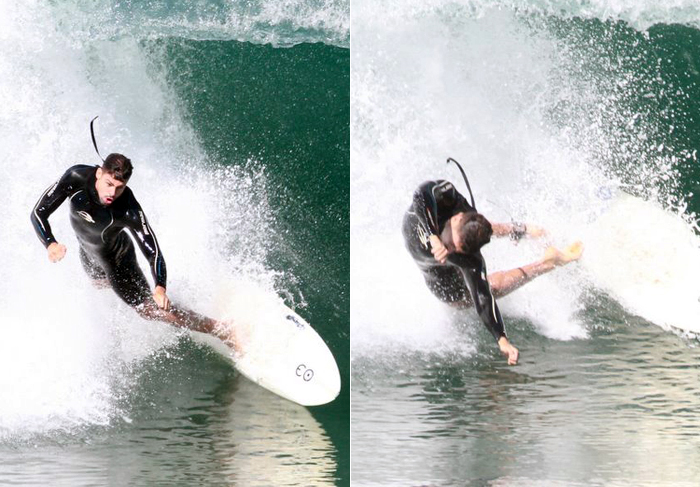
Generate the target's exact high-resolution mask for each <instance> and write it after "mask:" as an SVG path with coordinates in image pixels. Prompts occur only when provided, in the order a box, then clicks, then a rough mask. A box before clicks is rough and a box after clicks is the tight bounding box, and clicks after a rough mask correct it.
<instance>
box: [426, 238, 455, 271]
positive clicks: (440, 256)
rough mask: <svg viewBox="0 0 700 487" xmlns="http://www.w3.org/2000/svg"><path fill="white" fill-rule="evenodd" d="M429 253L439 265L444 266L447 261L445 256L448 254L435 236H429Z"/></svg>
mask: <svg viewBox="0 0 700 487" xmlns="http://www.w3.org/2000/svg"><path fill="white" fill-rule="evenodd" d="M430 252H432V254H433V257H435V260H437V261H438V262H439V263H441V264H444V263H445V262H446V261H447V255H448V254H449V253H450V252H449V250H447V248H446V247H445V245H444V244H443V243H442V240H440V237H438V236H437V235H431V236H430Z"/></svg>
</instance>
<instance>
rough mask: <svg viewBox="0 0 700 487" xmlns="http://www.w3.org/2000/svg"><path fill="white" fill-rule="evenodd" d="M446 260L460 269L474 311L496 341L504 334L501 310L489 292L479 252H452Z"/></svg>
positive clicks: (484, 267)
mask: <svg viewBox="0 0 700 487" xmlns="http://www.w3.org/2000/svg"><path fill="white" fill-rule="evenodd" d="M460 257H461V258H460ZM448 260H450V261H451V263H453V264H454V265H456V266H457V267H459V269H460V271H462V274H463V275H464V280H465V282H466V283H467V287H469V292H470V293H471V295H472V300H473V301H474V307H475V308H476V312H477V314H478V315H479V318H481V321H482V322H483V323H484V325H486V328H488V330H489V331H490V332H491V334H492V335H493V337H494V338H495V339H496V341H498V340H499V339H500V338H501V337H504V336H506V330H505V325H504V324H503V318H502V317H501V312H500V311H499V309H498V305H497V304H496V300H495V299H494V298H493V294H491V286H489V281H488V279H487V277H486V263H485V262H484V258H483V256H482V255H481V252H477V253H476V254H471V255H468V256H467V255H462V256H459V255H458V254H453V255H451V256H450V257H448Z"/></svg>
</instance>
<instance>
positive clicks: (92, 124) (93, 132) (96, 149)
mask: <svg viewBox="0 0 700 487" xmlns="http://www.w3.org/2000/svg"><path fill="white" fill-rule="evenodd" d="M99 117H100V116H99V115H98V116H96V117H95V118H93V119H92V120H91V121H90V135H91V136H92V145H93V147H95V152H97V155H98V156H99V158H100V159H102V162H105V160H104V158H103V157H102V155H101V154H100V151H99V149H98V148H97V141H96V140H95V128H94V124H95V120H97V119H98V118H99Z"/></svg>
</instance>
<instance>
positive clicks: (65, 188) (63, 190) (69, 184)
mask: <svg viewBox="0 0 700 487" xmlns="http://www.w3.org/2000/svg"><path fill="white" fill-rule="evenodd" d="M73 179H74V178H73V168H71V169H68V171H66V172H65V174H63V176H61V178H60V179H59V180H58V181H56V182H55V183H54V184H52V185H51V186H49V187H48V188H47V189H46V191H44V194H42V195H41V198H39V201H37V203H36V205H35V206H34V208H33V209H32V214H31V215H30V219H31V221H32V226H34V231H35V232H36V234H37V236H38V237H39V240H41V243H43V244H44V247H48V246H49V245H51V244H52V243H54V242H56V238H55V237H54V236H53V233H52V232H51V225H49V216H51V214H52V213H53V212H54V211H56V209H57V208H58V207H59V206H61V203H63V202H64V201H65V199H66V198H67V197H68V196H70V194H71V192H72V191H73V186H74V184H73V183H74V182H75V181H74V180H73Z"/></svg>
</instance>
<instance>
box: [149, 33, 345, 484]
mask: <svg viewBox="0 0 700 487" xmlns="http://www.w3.org/2000/svg"><path fill="white" fill-rule="evenodd" d="M153 47H154V48H155V50H156V51H159V52H164V53H165V58H164V59H166V62H165V64H166V66H165V67H166V70H167V79H168V85H169V86H171V87H173V88H174V90H175V91H176V93H177V96H178V102H179V103H180V104H181V105H180V107H179V108H181V109H182V111H183V113H184V114H185V117H186V119H187V120H188V122H189V123H190V124H191V125H192V127H195V128H196V133H197V137H198V139H199V140H201V144H202V147H203V148H204V149H205V151H206V152H207V155H208V157H209V159H210V160H211V161H212V164H214V165H218V166H225V167H229V166H234V167H235V166H242V167H245V168H246V170H250V171H252V172H256V171H262V172H263V173H264V175H265V192H266V194H267V197H268V203H269V207H270V211H271V212H272V213H273V214H274V223H273V224H272V225H271V227H269V228H266V229H265V232H266V234H265V235H264V236H263V237H262V241H263V242H266V243H265V245H266V246H267V247H268V248H269V254H268V257H267V260H266V265H269V266H270V267H271V268H273V269H275V270H277V271H279V272H280V273H283V274H284V280H283V282H279V287H280V292H281V293H282V294H283V295H285V294H286V295H290V294H291V295H292V296H293V299H295V300H296V301H301V303H300V304H301V306H302V308H301V310H300V312H301V313H302V314H303V316H304V317H305V318H306V319H307V320H308V321H309V323H311V324H312V326H314V328H315V329H316V330H317V331H318V332H319V333H320V334H321V336H322V337H323V338H324V339H325V340H326V342H327V343H328V345H329V347H330V348H331V350H332V351H333V353H334V355H335V357H336V360H337V361H338V364H339V367H340V370H341V375H342V383H343V386H342V390H341V395H340V396H339V397H338V399H336V401H334V403H332V404H331V405H329V406H327V407H324V408H317V409H314V414H315V415H317V417H319V418H320V419H321V421H322V422H323V424H324V426H325V427H326V428H328V430H329V433H330V434H331V435H332V437H333V439H334V441H335V442H337V444H338V445H339V450H340V451H342V452H344V454H343V455H339V469H340V470H339V471H340V472H341V477H343V478H347V473H348V471H349V470H348V469H349V464H348V462H347V461H348V457H347V453H348V447H349V436H348V435H349V431H348V425H349V422H348V421H349V389H350V384H349V367H350V363H349V340H350V336H349V286H350V278H349V272H350V269H349V265H350V261H349V251H350V243H349V211H350V203H349V157H350V155H349V154H350V147H349V142H350V140H349V93H350V86H349V51H348V50H347V49H343V48H338V47H333V46H328V45H325V44H302V45H298V46H295V47H292V48H287V49H279V48H274V47H271V46H265V45H255V44H249V43H239V42H235V41H185V40H180V39H167V40H162V41H157V42H156V43H155V46H153ZM254 189H255V188H253V190H254ZM230 197H231V198H236V195H235V194H232V195H230Z"/></svg>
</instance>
